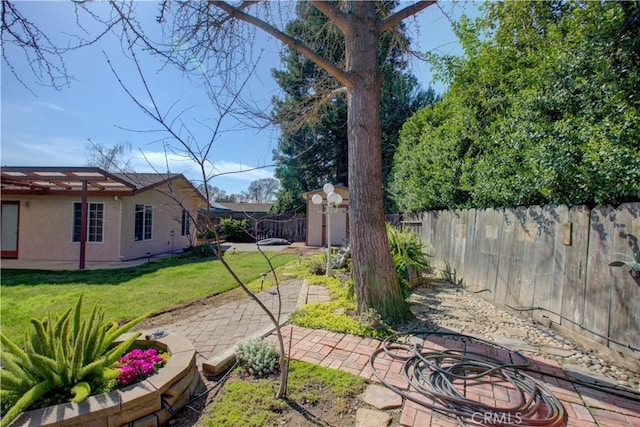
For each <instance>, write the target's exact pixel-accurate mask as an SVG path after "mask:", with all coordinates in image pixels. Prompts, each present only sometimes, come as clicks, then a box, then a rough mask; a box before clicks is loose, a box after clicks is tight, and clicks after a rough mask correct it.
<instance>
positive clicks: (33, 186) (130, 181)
mask: <svg viewBox="0 0 640 427" xmlns="http://www.w3.org/2000/svg"><path fill="white" fill-rule="evenodd" d="M179 178H182V179H183V180H184V181H185V182H186V183H187V184H188V185H189V186H191V187H192V188H193V190H194V191H195V192H196V193H197V194H198V195H199V196H200V197H202V198H203V200H204V197H203V196H202V194H201V193H200V192H199V191H197V190H196V188H195V187H193V184H192V183H191V182H190V181H189V180H188V179H186V178H185V177H184V175H182V174H159V173H111V172H107V171H105V170H103V169H100V168H96V167H38V166H36V167H25V166H3V167H2V168H0V189H1V190H2V193H3V194H40V195H69V194H80V193H82V187H83V185H84V183H85V182H86V185H87V186H86V188H87V192H88V193H90V194H94V195H96V194H99V195H104V196H133V195H134V194H136V193H139V192H141V191H146V190H149V189H151V188H153V187H155V186H158V185H160V184H163V183H170V182H172V181H174V180H176V179H179Z"/></svg>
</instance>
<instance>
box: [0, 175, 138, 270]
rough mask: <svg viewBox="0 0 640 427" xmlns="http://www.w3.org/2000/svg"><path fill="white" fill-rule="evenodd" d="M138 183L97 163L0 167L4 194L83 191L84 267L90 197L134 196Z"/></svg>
mask: <svg viewBox="0 0 640 427" xmlns="http://www.w3.org/2000/svg"><path fill="white" fill-rule="evenodd" d="M135 189H136V186H135V184H134V183H132V182H129V181H127V180H125V179H123V178H121V177H118V176H116V175H114V174H112V173H109V172H107V171H105V170H102V169H100V168H96V167H61V168H60V167H11V166H3V167H2V168H1V169H0V190H1V191H2V194H3V195H11V194H16V195H60V196H62V195H65V196H66V195H80V196H81V198H82V209H81V213H80V216H81V225H80V257H79V266H78V268H79V269H80V270H83V269H84V268H85V253H86V244H87V212H88V203H87V198H88V194H89V193H94V194H96V195H100V196H132V195H133V194H134V192H135Z"/></svg>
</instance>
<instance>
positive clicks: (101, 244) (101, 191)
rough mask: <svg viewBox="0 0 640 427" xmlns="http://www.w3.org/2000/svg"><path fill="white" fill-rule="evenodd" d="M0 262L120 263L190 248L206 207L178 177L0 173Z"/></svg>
mask: <svg viewBox="0 0 640 427" xmlns="http://www.w3.org/2000/svg"><path fill="white" fill-rule="evenodd" d="M0 185H1V195H0V199H1V202H2V229H1V231H2V234H1V236H0V240H1V245H0V248H1V250H2V257H3V258H17V259H21V260H33V261H38V260H52V261H75V260H77V261H78V262H79V268H81V269H82V268H84V262H85V261H111V262H113V261H125V260H131V259H136V258H142V257H148V256H152V255H156V254H160V253H167V252H178V251H181V250H182V249H184V248H187V247H188V246H189V245H190V244H191V242H192V240H193V238H194V236H195V234H196V233H195V227H194V222H193V219H194V218H196V216H197V211H198V209H201V208H202V209H206V208H207V201H206V200H205V198H204V197H203V196H202V195H201V194H200V192H199V191H197V190H196V188H195V187H194V186H193V185H192V184H191V182H189V180H187V179H186V178H185V177H184V176H183V175H181V174H155V173H153V174H137V173H129V174H121V173H110V172H107V171H105V170H102V169H99V168H94V167H60V168H58V167H2V168H1V178H0Z"/></svg>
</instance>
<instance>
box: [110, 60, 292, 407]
mask: <svg viewBox="0 0 640 427" xmlns="http://www.w3.org/2000/svg"><path fill="white" fill-rule="evenodd" d="M131 54H132V58H133V60H134V63H135V66H136V69H137V71H138V77H139V80H140V82H141V84H142V86H143V88H144V92H145V94H146V96H147V97H148V99H149V100H150V103H151V106H150V107H148V106H147V105H145V103H143V102H142V101H141V100H140V99H139V98H138V97H136V96H135V95H134V94H133V92H132V91H131V90H130V89H129V88H128V86H127V85H126V84H125V83H124V81H123V79H122V77H121V76H120V75H119V74H118V72H117V70H115V68H114V67H113V65H112V64H111V62H109V66H110V67H111V70H112V72H113V73H114V75H115V76H116V78H117V80H118V83H119V84H120V86H121V87H122V89H123V90H124V91H125V92H126V93H127V95H128V96H129V97H130V98H131V100H132V101H133V102H134V103H135V104H136V105H137V106H138V107H139V108H140V109H141V110H142V111H143V112H144V113H145V114H146V115H147V116H148V117H150V118H151V119H152V120H153V121H155V122H156V124H158V125H159V126H160V129H159V131H161V132H163V133H165V134H166V135H167V136H166V141H169V142H168V143H167V144H166V145H165V149H170V150H171V151H172V152H173V153H180V155H182V156H184V157H185V158H187V159H189V160H190V161H192V162H194V163H195V164H196V165H197V167H198V170H199V173H200V175H201V177H202V183H203V185H202V186H201V188H202V190H203V191H204V196H205V198H206V200H211V194H210V193H209V191H210V188H211V187H210V186H209V185H208V183H209V181H210V179H211V174H210V172H209V171H208V164H209V163H210V157H211V156H212V150H213V148H214V144H215V142H216V141H217V140H218V138H219V136H220V133H221V132H222V131H223V125H224V123H225V121H226V120H227V119H228V118H229V117H232V116H234V114H239V113H240V112H242V111H243V110H242V108H239V109H237V108H238V107H237V106H238V105H242V102H240V93H241V92H242V89H243V87H244V86H245V85H246V84H247V83H248V81H249V79H250V78H251V76H252V74H253V72H254V70H255V68H254V70H251V73H250V74H248V75H247V76H246V77H245V79H244V80H243V81H241V83H240V85H239V87H238V88H235V87H230V86H228V84H229V82H228V81H222V82H221V83H220V85H217V86H216V85H214V84H213V83H212V81H211V80H209V79H207V81H206V82H205V85H206V87H207V90H208V94H209V98H210V99H211V101H212V105H213V108H214V110H215V111H216V113H217V116H216V118H215V119H214V125H213V126H210V127H209V126H207V128H208V129H209V130H210V131H211V135H210V138H209V139H208V141H206V142H205V143H200V142H199V140H198V139H197V138H196V137H195V136H194V133H193V132H191V131H190V130H189V128H188V126H187V125H186V123H185V122H184V120H183V118H182V117H181V115H182V113H184V111H183V112H181V113H180V114H178V115H177V116H175V117H171V114H170V111H171V108H172V107H173V106H172V107H170V108H169V109H168V110H167V111H164V110H163V109H162V108H161V106H160V105H159V103H158V102H157V101H156V99H155V97H154V94H153V90H152V88H151V86H150V84H149V83H148V81H147V79H146V78H145V75H144V72H143V70H142V67H141V65H140V63H139V61H138V60H137V56H136V54H135V53H133V51H132V53H131ZM174 105H175V104H174ZM167 158H168V156H167V155H166V154H165V159H167ZM167 170H168V165H167ZM168 186H169V187H168V189H169V190H168V191H167V192H165V194H166V195H167V196H169V197H170V198H172V199H173V200H174V201H176V202H177V203H178V204H180V205H181V206H182V200H181V198H180V197H179V194H178V192H176V191H175V190H174V189H173V187H172V186H171V184H170V181H168ZM190 215H191V214H190ZM203 218H204V221H199V220H198V218H193V216H192V218H191V220H192V221H193V223H194V224H196V227H197V231H198V233H200V234H201V235H206V234H207V232H210V233H212V234H213V236H214V238H213V239H210V240H208V244H209V246H210V247H211V250H212V251H213V253H214V254H215V256H216V257H217V258H218V259H219V260H220V262H221V263H222V265H223V266H224V268H225V269H226V270H227V272H228V273H229V274H230V275H231V277H232V278H233V280H234V281H235V282H236V283H237V284H238V286H240V287H241V288H242V290H243V291H244V292H245V293H246V294H247V295H248V296H249V298H251V299H252V300H253V301H254V302H256V304H258V306H259V307H260V308H261V309H262V310H263V311H264V312H265V313H266V314H267V316H268V317H269V319H270V320H271V321H272V322H273V324H274V326H275V329H276V335H277V337H278V343H279V347H280V375H281V381H280V387H279V390H278V393H277V394H276V398H285V397H286V394H287V377H288V370H287V365H286V363H285V354H286V353H285V348H284V338H283V337H282V332H281V329H280V322H279V319H280V313H278V315H277V318H276V316H274V314H273V313H272V312H271V311H270V310H269V309H268V308H267V307H266V306H265V305H264V303H263V302H262V301H260V299H259V298H258V297H257V296H256V295H255V294H254V293H253V292H252V291H251V290H250V289H249V288H248V287H247V286H246V284H245V283H244V282H243V281H242V280H241V279H240V278H239V277H238V275H237V274H236V272H235V271H234V270H233V268H232V267H231V266H230V265H229V263H228V262H227V260H226V259H225V256H224V252H223V250H222V243H221V239H220V235H219V233H218V229H217V227H216V224H215V220H214V218H212V217H211V216H210V215H208V214H206V215H204V216H203ZM260 252H261V253H262V255H263V256H264V258H265V260H266V261H267V263H268V265H269V268H270V269H271V271H272V273H273V275H274V277H275V278H276V292H277V294H278V299H279V301H280V288H279V282H278V279H277V275H276V272H275V270H274V268H273V265H272V264H271V260H270V259H269V257H268V256H267V255H266V254H265V253H264V252H263V251H260ZM279 306H280V305H279ZM279 310H280V308H279Z"/></svg>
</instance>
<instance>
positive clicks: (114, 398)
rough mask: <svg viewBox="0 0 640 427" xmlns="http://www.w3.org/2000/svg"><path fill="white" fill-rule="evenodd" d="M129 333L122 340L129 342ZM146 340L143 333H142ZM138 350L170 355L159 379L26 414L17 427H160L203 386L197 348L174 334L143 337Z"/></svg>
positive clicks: (16, 424) (158, 376)
mask: <svg viewBox="0 0 640 427" xmlns="http://www.w3.org/2000/svg"><path fill="white" fill-rule="evenodd" d="M127 336H130V334H125V335H123V336H122V337H120V340H124V339H126V337H127ZM142 336H144V334H143V335H142ZM135 345H136V346H141V347H157V348H160V349H162V350H164V351H168V352H169V353H170V354H171V357H170V358H169V361H168V362H167V364H166V365H165V366H164V367H162V368H160V370H159V371H158V373H157V374H156V375H153V376H151V377H149V378H147V379H146V380H144V381H141V382H139V383H136V384H132V385H130V386H128V387H124V388H122V389H119V390H115V391H112V392H109V393H103V394H98V395H95V396H90V397H89V398H87V399H86V400H84V401H82V402H80V403H71V402H68V403H61V404H59V405H54V406H48V407H46V408H40V409H35V410H33V411H27V412H24V413H22V414H21V415H20V416H19V417H18V418H17V419H16V420H15V421H14V422H13V424H11V425H12V426H43V427H44V426H83V427H87V426H90V427H93V426H96V427H98V426H105V427H117V426H124V425H127V426H135V427H156V426H161V425H163V424H164V423H165V422H166V421H167V420H168V419H169V418H171V415H172V413H173V412H174V410H176V409H178V408H180V407H181V406H182V405H184V404H185V403H187V402H188V401H189V399H191V397H192V396H193V395H194V394H195V392H196V389H197V388H198V385H199V383H200V375H199V374H198V368H197V366H196V350H195V348H194V347H193V344H191V342H190V341H189V340H187V339H186V338H184V337H181V336H179V335H173V334H169V335H167V336H166V337H164V338H160V339H157V340H145V339H140V340H137V341H136V342H135Z"/></svg>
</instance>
